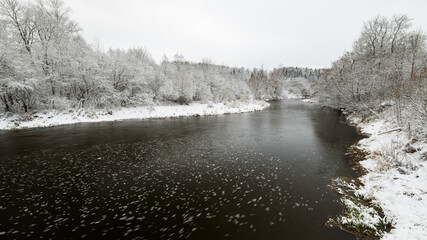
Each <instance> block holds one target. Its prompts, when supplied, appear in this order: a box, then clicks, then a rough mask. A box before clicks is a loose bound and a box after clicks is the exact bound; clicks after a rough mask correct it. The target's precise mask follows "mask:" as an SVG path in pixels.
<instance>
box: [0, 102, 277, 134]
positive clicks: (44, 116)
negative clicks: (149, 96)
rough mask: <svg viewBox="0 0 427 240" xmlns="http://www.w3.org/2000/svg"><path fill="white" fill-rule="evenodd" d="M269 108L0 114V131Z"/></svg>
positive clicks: (260, 105)
mask: <svg viewBox="0 0 427 240" xmlns="http://www.w3.org/2000/svg"><path fill="white" fill-rule="evenodd" d="M268 106H269V104H268V103H266V102H264V101H252V102H239V101H235V102H229V103H211V104H201V103H193V104H190V105H174V106H150V107H135V108H122V109H112V110H84V109H80V110H78V111H43V112H37V113H33V114H25V115H22V114H21V115H18V114H2V115H0V130H11V129H23V128H36V127H51V126H58V125H66V124H74V123H81V122H102V121H118V120H125V119H144V118H165V117H182V116H204V115H220V114H229V113H243V112H252V111H259V110H262V109H264V108H266V107H268Z"/></svg>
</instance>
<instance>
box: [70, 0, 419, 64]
mask: <svg viewBox="0 0 427 240" xmlns="http://www.w3.org/2000/svg"><path fill="white" fill-rule="evenodd" d="M65 4H66V5H67V6H68V7H69V8H71V10H72V18H73V19H74V20H75V21H76V22H78V23H79V25H80V27H81V28H82V29H83V31H82V35H83V36H84V37H85V39H86V40H87V41H88V42H89V43H94V42H99V43H100V44H101V46H102V47H103V48H104V49H108V48H110V47H112V48H122V49H127V48H129V47H133V46H142V47H145V48H146V49H147V50H148V51H149V52H150V53H151V54H152V56H153V58H154V59H156V61H157V62H159V61H160V60H161V58H162V56H163V54H166V55H167V56H168V57H169V58H172V57H173V55H174V54H175V53H181V54H183V55H184V57H185V59H187V60H190V61H201V59H203V58H210V59H212V60H213V62H214V63H217V64H226V65H230V66H238V67H240V66H244V67H250V68H253V67H260V66H261V65H263V66H264V67H265V68H268V69H272V68H274V67H277V66H279V65H280V64H281V65H283V66H299V67H312V68H320V67H328V66H330V64H331V62H332V61H334V60H336V59H337V58H338V57H339V56H341V55H342V54H343V53H344V51H346V50H351V47H352V43H353V42H354V40H356V39H357V37H358V35H359V33H360V31H361V28H362V25H363V22H364V21H366V20H369V19H370V18H372V17H374V16H376V15H384V16H391V15H392V14H393V13H405V14H407V15H408V16H409V17H410V18H413V26H414V27H417V28H420V29H422V30H423V31H425V32H427V14H426V10H427V1H426V0H400V1H397V0H352V1H350V0H318V1H315V0H312V1H309V0H295V1H292V0H286V1H285V0H283V1H280V0H263V1H261V0H258V1H252V0H236V1H234V0H204V1H202V0H200V1H195V0H193V1H191V0H102V1H101V0H65Z"/></svg>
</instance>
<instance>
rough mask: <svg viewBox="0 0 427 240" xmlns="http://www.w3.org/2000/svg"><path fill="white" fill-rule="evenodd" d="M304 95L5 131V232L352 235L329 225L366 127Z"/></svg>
mask: <svg viewBox="0 0 427 240" xmlns="http://www.w3.org/2000/svg"><path fill="white" fill-rule="evenodd" d="M341 120H342V119H341V118H340V117H339V116H338V115H337V113H336V112H334V111H331V110H328V109H322V108H318V107H316V106H313V105H309V104H304V103H300V102H293V101H283V102H276V103H273V104H272V105H271V107H270V108H268V109H266V110H264V111H261V112H256V113H248V114H238V115H227V116H212V117H201V118H179V119H157V120H143V121H124V122H112V123H97V124H79V125H72V126H63V127H54V128H46V129H37V130H22V131H10V132H3V133H0V141H1V144H0V155H1V156H3V157H2V159H1V162H0V215H1V216H2V217H1V218H0V235H2V236H0V237H4V236H6V237H8V238H21V237H29V238H40V237H42V238H61V239H62V238H85V237H86V238H91V239H93V238H101V237H103V238H129V239H177V238H192V239H199V238H203V239H222V238H230V239H260V238H268V239H353V236H351V235H349V234H347V233H345V232H342V231H340V230H337V229H330V228H326V227H324V226H323V224H324V222H325V221H326V219H327V216H328V215H334V214H336V213H337V212H339V211H340V209H339V206H338V205H337V204H336V203H334V202H333V201H334V200H336V199H337V196H336V195H335V194H334V193H331V192H330V191H328V189H327V188H326V185H327V184H328V183H329V181H330V179H331V178H333V177H336V176H339V175H345V176H353V175H354V173H353V172H352V171H351V169H350V167H349V165H348V164H347V162H346V159H345V157H344V152H345V149H346V147H347V146H349V145H350V144H352V143H354V141H356V140H357V139H359V136H358V135H357V134H356V131H355V129H353V128H351V127H349V126H347V125H345V124H343V123H342V122H341Z"/></svg>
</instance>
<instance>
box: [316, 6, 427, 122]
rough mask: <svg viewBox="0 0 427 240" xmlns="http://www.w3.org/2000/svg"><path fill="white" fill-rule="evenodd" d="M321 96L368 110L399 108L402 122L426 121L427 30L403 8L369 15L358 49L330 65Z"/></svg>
mask: <svg viewBox="0 0 427 240" xmlns="http://www.w3.org/2000/svg"><path fill="white" fill-rule="evenodd" d="M317 91H318V96H319V97H320V99H321V101H322V102H324V103H327V104H329V105H332V106H335V107H340V108H346V109H348V110H350V111H355V112H358V113H361V114H362V115H364V116H369V115H378V114H379V113H380V112H382V111H384V110H385V109H387V108H390V107H391V108H392V109H393V113H394V114H393V115H394V117H395V119H396V120H397V122H399V123H400V124H406V123H410V122H413V121H418V122H423V121H424V122H426V121H425V120H426V118H427V48H426V35H425V33H423V32H422V31H421V30H414V29H413V28H412V23H411V19H410V18H409V17H408V16H406V15H403V14H396V15H393V16H392V17H390V18H387V17H382V16H377V17H374V18H373V19H371V20H369V21H367V22H365V23H364V25H363V29H362V31H361V33H360V36H359V38H358V39H357V40H356V41H355V42H354V45H353V49H352V50H351V51H349V52H346V53H345V54H344V55H343V56H342V57H341V58H340V59H338V60H336V61H335V62H333V63H332V66H331V68H329V69H325V70H324V71H323V72H322V74H321V76H320V79H319V83H318V84H317Z"/></svg>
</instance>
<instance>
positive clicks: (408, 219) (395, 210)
mask: <svg viewBox="0 0 427 240" xmlns="http://www.w3.org/2000/svg"><path fill="white" fill-rule="evenodd" d="M387 116H388V117H387ZM381 117H382V118H381V119H375V120H374V119H373V120H370V121H369V120H368V121H362V120H361V118H359V117H357V116H355V115H350V116H349V118H348V119H349V120H350V121H351V122H352V123H353V124H355V125H356V126H358V127H359V128H360V130H361V132H362V133H364V134H368V135H369V137H367V138H365V139H362V140H361V141H359V144H358V146H357V147H358V148H360V149H361V150H363V151H366V152H367V153H368V155H367V156H366V160H363V161H361V162H360V165H361V166H362V167H363V168H364V169H365V170H366V174H364V175H363V176H361V177H360V180H361V183H362V186H360V187H359V189H357V190H356V194H358V195H361V196H363V197H364V198H365V199H371V200H372V203H373V204H375V205H377V206H379V207H380V208H381V209H382V210H383V211H384V214H385V218H386V219H384V220H385V221H386V222H389V223H391V225H392V227H393V228H392V229H391V231H390V232H389V233H385V234H384V235H383V238H382V239H427V141H426V138H425V136H426V135H425V134H426V133H425V128H424V132H421V133H420V132H418V133H414V132H410V130H408V129H407V128H400V127H399V126H398V125H397V124H396V123H393V120H392V119H391V115H387V114H383V115H382V116H381ZM419 129H421V131H422V130H423V128H419Z"/></svg>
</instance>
